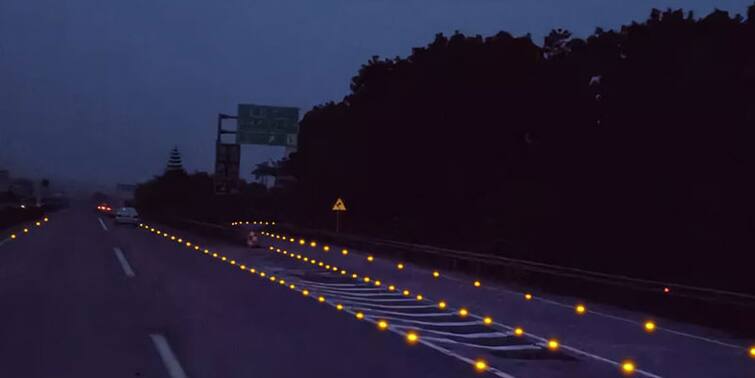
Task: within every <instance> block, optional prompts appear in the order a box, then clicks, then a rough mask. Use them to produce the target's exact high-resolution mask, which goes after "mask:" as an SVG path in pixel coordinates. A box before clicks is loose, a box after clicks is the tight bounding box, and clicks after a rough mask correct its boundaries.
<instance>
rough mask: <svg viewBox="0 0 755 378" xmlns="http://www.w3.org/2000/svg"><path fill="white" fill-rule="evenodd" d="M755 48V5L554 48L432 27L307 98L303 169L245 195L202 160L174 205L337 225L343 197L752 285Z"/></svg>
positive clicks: (459, 236)
mask: <svg viewBox="0 0 755 378" xmlns="http://www.w3.org/2000/svg"><path fill="white" fill-rule="evenodd" d="M753 46H755V6H752V7H750V9H749V11H748V17H747V18H746V19H745V18H744V17H741V16H734V17H732V16H730V15H728V14H727V13H726V12H722V11H716V12H713V13H711V14H709V15H707V16H704V17H701V18H700V17H695V16H694V15H692V14H688V13H685V12H683V11H681V10H669V11H665V12H661V11H657V10H654V11H652V13H651V15H650V17H649V19H648V20H647V21H645V22H642V23H632V24H631V25H627V26H623V27H621V28H620V29H619V30H616V31H614V30H611V31H605V30H600V29H598V30H596V31H595V33H594V34H593V35H591V36H589V37H588V38H587V39H579V38H573V37H572V36H571V35H570V33H569V32H568V31H563V30H556V31H553V32H552V33H550V34H549V35H548V36H547V37H546V38H545V40H544V42H543V43H542V45H538V44H536V43H535V42H533V41H532V40H531V38H530V37H529V36H525V37H513V36H512V35H510V34H508V33H503V32H501V33H499V34H497V35H495V36H491V37H487V38H483V37H481V36H465V35H463V34H460V33H456V34H454V35H452V36H450V37H447V36H444V35H441V34H439V35H437V36H436V38H435V40H434V41H433V42H432V43H430V44H429V45H428V46H426V47H422V48H416V49H414V50H413V51H412V54H411V55H410V56H409V57H406V58H395V59H381V58H378V57H374V58H373V59H371V60H370V61H369V62H368V63H367V64H365V65H364V66H362V67H361V69H360V70H359V73H358V74H357V76H355V77H354V78H353V79H352V82H351V94H349V95H348V96H346V97H345V98H344V99H343V101H340V102H337V103H327V104H324V105H322V106H318V107H315V108H314V109H313V110H311V111H310V112H308V113H307V114H306V115H305V117H304V119H303V120H302V121H301V128H300V135H299V144H300V146H299V151H298V152H297V153H295V154H294V155H293V156H292V157H291V159H290V160H287V161H284V162H283V164H282V168H281V169H280V170H281V172H279V174H281V175H285V176H294V177H295V178H296V184H294V185H291V186H289V187H287V188H286V189H284V190H275V191H272V192H267V193H258V192H257V189H253V188H254V187H252V186H247V191H251V192H249V193H247V194H246V195H245V197H243V198H242V199H241V200H240V201H237V202H236V203H233V201H234V200H233V199H232V198H233V197H229V199H223V200H211V199H208V198H210V197H211V182H210V181H211V180H210V178H209V177H204V176H202V177H199V176H201V175H199V176H197V175H192V176H187V177H183V178H181V180H187V181H186V183H188V182H189V181H191V180H198V181H197V182H198V183H200V184H201V188H202V189H201V191H202V193H201V194H196V195H194V194H191V193H188V192H186V191H187V190H191V189H187V188H190V187H191V186H190V185H189V186H186V185H184V184H182V185H181V188H182V189H181V195H180V197H181V198H182V199H181V200H180V201H178V202H176V201H174V199H171V202H172V203H174V205H171V206H173V207H177V208H181V209H183V212H185V213H189V214H194V215H196V214H198V213H201V212H197V211H195V210H190V209H189V207H194V206H201V207H206V208H207V210H208V211H211V210H212V213H213V214H221V213H222V214H226V216H227V217H228V218H227V219H226V220H231V219H235V218H237V217H239V216H241V215H243V214H244V213H247V212H253V213H250V214H248V215H249V216H253V217H261V216H274V217H276V218H277V219H281V220H289V221H292V222H294V223H297V224H300V225H304V226H308V227H320V228H332V226H333V224H334V216H333V214H332V212H330V211H329V209H330V207H331V206H332V204H333V202H334V201H335V199H336V198H337V197H342V198H344V199H345V201H346V205H347V206H348V208H349V211H348V212H347V214H346V216H345V219H344V223H343V225H344V227H345V230H346V231H349V232H356V233H364V234H369V235H374V236H379V237H386V238H393V239H397V240H404V241H411V242H420V243H426V244H436V245H443V246H449V247H456V248H463V249H469V250H477V251H482V252H486V253H494V254H501V255H506V256H511V257H522V258H527V259H531V260H537V261H545V262H551V263H557V264H564V265H569V266H576V267H582V268H588V269H598V270H602V271H611V272H620V273H624V274H630V275H634V276H642V277H646V278H653V279H660V280H668V281H682V282H687V283H692V284H704V285H708V286H717V287H724V288H732V289H737V290H746V291H751V292H752V291H755V290H753V286H754V285H753V284H752V283H751V280H748V279H746V277H748V276H749V270H751V265H749V264H747V262H748V258H749V256H750V255H751V254H752V251H753V250H755V242H754V240H753V239H754V238H755V232H754V231H755V199H754V198H753V196H754V195H755V185H754V184H753V179H752V176H753V174H755V148H753V147H754V146H755V138H754V137H755V131H754V130H753V127H755V48H754V47H753ZM162 180H163V181H162V184H160V180H156V181H154V182H152V183H150V184H148V185H153V186H155V187H154V188H153V189H155V190H153V191H149V190H145V188H146V187H143V188H141V189H142V190H141V192H138V193H137V194H138V196H137V197H138V198H137V199H139V198H141V202H142V203H145V201H146V202H149V201H152V203H153V204H161V203H162V202H161V201H162V199H164V198H169V197H170V195H167V194H165V195H158V196H151V194H150V193H149V192H155V191H156V192H159V191H160V190H163V191H164V190H165V188H166V185H167V186H170V185H168V184H170V183H169V182H166V181H164V180H165V179H162ZM161 185H162V186H161ZM160 188H162V189H160ZM255 193H256V194H255ZM184 197H185V198H184ZM161 198H162V199H161ZM181 203H183V204H184V205H180V204H181ZM162 207H163V209H164V210H165V206H162ZM221 210H222V211H221ZM219 211H220V212H219ZM213 217H222V215H214V216H213Z"/></svg>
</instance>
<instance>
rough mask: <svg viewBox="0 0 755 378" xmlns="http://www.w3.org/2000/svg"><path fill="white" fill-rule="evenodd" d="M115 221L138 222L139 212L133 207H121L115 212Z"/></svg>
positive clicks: (124, 222)
mask: <svg viewBox="0 0 755 378" xmlns="http://www.w3.org/2000/svg"><path fill="white" fill-rule="evenodd" d="M115 223H121V224H137V223H139V213H137V212H136V209H134V208H133V207H121V208H120V209H118V211H116V212H115Z"/></svg>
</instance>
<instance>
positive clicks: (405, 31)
mask: <svg viewBox="0 0 755 378" xmlns="http://www.w3.org/2000/svg"><path fill="white" fill-rule="evenodd" d="M712 3H713V2H710V1H702V0H698V1H686V2H683V1H641V2H634V3H632V4H619V5H616V4H604V3H600V4H598V5H596V4H592V2H590V1H581V2H579V3H573V4H560V3H558V4H555V3H554V4H532V3H525V2H521V1H512V2H507V3H505V4H503V3H495V2H491V1H480V2H477V3H474V4H468V3H467V4H457V3H454V2H449V1H446V2H441V3H437V2H436V3H434V5H435V7H433V8H422V6H423V5H425V4H426V3H425V2H423V1H421V0H414V1H411V2H409V3H402V4H396V3H393V2H360V3H348V4H347V5H346V6H345V8H344V7H342V6H343V5H344V4H345V3H341V2H337V1H331V2H328V3H326V4H318V5H316V6H315V5H309V4H299V5H301V7H299V8H297V7H296V4H297V2H296V1H295V0H289V1H286V2H285V4H283V3H280V2H276V3H274V4H271V3H267V2H264V3H258V4H246V3H242V2H238V3H230V4H229V3H226V4H223V5H222V6H221V5H217V4H211V3H208V2H202V1H198V2H197V1H195V2H192V3H190V4H184V5H183V6H180V7H179V6H176V5H175V4H169V5H165V4H161V5H157V4H150V3H146V2H144V3H131V4H129V5H121V6H119V5H116V6H110V5H104V4H99V3H97V2H93V1H80V2H77V3H76V4H59V3H58V2H55V1H49V3H47V4H45V3H41V4H40V3H36V4H26V3H25V2H22V1H15V2H10V3H7V4H6V5H4V6H3V8H5V9H4V10H3V12H0V56H1V57H2V58H1V59H0V81H2V82H4V83H7V84H6V85H4V88H5V90H0V94H1V95H2V99H3V101H1V102H0V103H1V104H3V105H0V124H2V125H3V127H2V129H3V130H2V134H0V136H2V139H5V140H7V141H8V142H7V148H5V149H4V150H3V151H0V168H2V169H8V170H9V171H10V174H11V176H13V177H28V178H32V179H38V178H43V177H47V178H50V179H51V180H52V181H53V182H55V181H63V180H66V181H77V180H78V181H80V184H81V185H83V186H86V185H91V186H99V187H101V186H114V185H115V184H116V183H135V182H142V181H144V180H146V179H149V178H151V177H152V176H154V175H156V174H160V173H161V172H162V170H163V168H164V165H165V163H166V162H167V159H168V155H169V152H170V149H171V148H172V147H173V145H177V146H178V147H179V150H180V151H181V153H182V155H183V158H184V166H185V168H186V169H187V171H189V172H193V171H210V170H211V168H212V159H213V146H212V145H213V143H214V134H215V117H216V114H217V113H220V112H223V113H234V112H235V108H236V104H238V103H256V104H269V105H286V106H297V107H299V108H300V114H301V116H303V115H304V114H306V112H307V111H309V110H310V109H311V108H312V107H313V106H315V105H319V104H323V103H326V102H328V101H336V102H338V101H340V100H341V99H342V98H343V97H344V96H346V95H347V94H349V92H350V91H349V82H350V78H351V77H352V76H354V75H355V74H356V73H357V71H358V70H359V67H360V66H361V65H362V64H364V63H366V62H367V61H368V60H369V58H370V57H371V56H373V55H378V56H381V57H395V56H401V57H405V56H407V55H409V54H410V53H411V49H412V48H413V47H420V46H426V45H427V44H428V43H430V42H431V41H432V39H433V37H434V35H435V34H437V33H443V34H445V35H450V34H453V32H454V31H455V30H458V31H459V32H461V33H464V34H466V35H476V34H480V35H483V36H489V35H494V34H496V33H497V32H499V31H505V32H509V33H511V34H512V35H515V36H524V35H527V34H528V33H531V35H532V40H533V42H535V43H536V44H541V42H542V38H543V36H544V35H545V34H547V33H548V32H549V31H550V30H553V29H556V28H564V29H567V30H569V31H571V32H572V33H573V34H574V36H575V37H577V38H585V37H586V36H588V35H590V34H591V33H592V32H593V31H594V30H595V28H597V27H601V28H604V29H605V30H610V29H613V30H617V29H619V28H620V27H621V26H622V25H626V24H629V23H630V22H632V21H637V22H642V21H644V20H646V19H647V17H648V15H649V14H650V11H651V9H652V8H659V9H665V8H674V9H676V8H682V9H684V10H685V11H688V10H694V11H695V15H696V17H698V18H699V17H702V16H704V15H706V14H708V13H710V11H712V10H713V9H714V8H719V9H722V10H725V11H728V12H729V13H730V14H737V13H738V14H743V15H744V13H745V10H746V7H747V6H748V5H750V4H752V1H744V0H739V1H734V0H730V1H725V2H717V3H718V4H717V6H714V5H713V4H712ZM242 5H243V6H245V8H242ZM290 6H294V8H291V7H290ZM329 10H333V11H336V10H337V11H338V12H340V13H328V11H329ZM609 10H610V11H609ZM400 11H403V12H405V13H403V14H402V13H401V12H400ZM318 12H319V13H318ZM89 13H92V14H97V17H89V15H88V14H89ZM3 14H4V15H5V16H2V15H3ZM260 14H262V16H259V15H260ZM263 16H264V17H263ZM281 17H282V18H283V19H285V20H288V19H292V20H294V21H296V26H295V27H294V28H293V30H280V28H276V27H275V25H277V24H279V23H280V22H281ZM418 17H422V18H423V19H422V20H421V21H427V22H421V21H420V20H418V19H417V18H418ZM31 20H33V22H32V21H31ZM166 20H172V21H171V23H172V28H169V29H166V28H164V27H163V24H164V23H165V21H166ZM249 20H253V21H252V22H250V21H249ZM173 21H176V22H173ZM268 26H270V28H268ZM95 32H96V33H95ZM244 45H248V46H251V47H250V48H248V49H240V48H239V46H244ZM334 57H338V59H333V58H334ZM50 60H55V61H56V64H50ZM246 62H248V63H246ZM40 109H43V110H44V114H38V113H35V111H37V110H40ZM9 125H13V126H12V127H11V126H9ZM225 125H226V127H232V126H233V123H232V122H228V123H226V124H225ZM34 143H37V145H36V146H35V145H34ZM33 146H34V147H33ZM35 147H36V148H35ZM242 151H243V152H242V169H241V175H242V178H244V179H246V180H248V181H251V175H250V171H251V169H252V168H253V166H254V164H256V163H259V162H263V161H268V160H277V159H279V158H281V157H282V155H283V148H281V147H266V146H255V147H249V146H247V147H244V148H242ZM85 174H86V175H87V176H89V177H90V179H89V180H87V181H86V182H83V181H82V180H81V179H80V178H81V177H83V176H84V175H85Z"/></svg>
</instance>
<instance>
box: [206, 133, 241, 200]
mask: <svg viewBox="0 0 755 378" xmlns="http://www.w3.org/2000/svg"><path fill="white" fill-rule="evenodd" d="M240 161H241V146H240V145H238V144H228V143H218V144H217V145H216V147H215V176H214V177H213V183H214V186H215V193H216V194H228V193H231V192H233V191H235V190H236V188H237V187H238V181H239V164H240Z"/></svg>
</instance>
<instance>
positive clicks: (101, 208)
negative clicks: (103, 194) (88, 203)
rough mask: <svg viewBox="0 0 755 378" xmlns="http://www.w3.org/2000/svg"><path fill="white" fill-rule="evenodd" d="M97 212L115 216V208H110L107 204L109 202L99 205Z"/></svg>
mask: <svg viewBox="0 0 755 378" xmlns="http://www.w3.org/2000/svg"><path fill="white" fill-rule="evenodd" d="M97 211H99V212H100V213H102V214H105V215H112V214H113V208H112V207H110V205H108V204H107V202H103V203H101V204H99V205H97Z"/></svg>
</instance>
